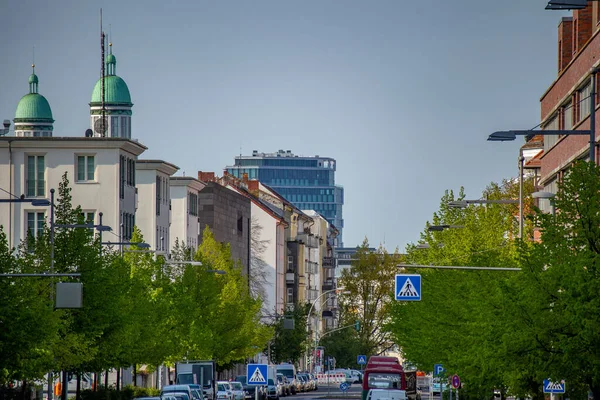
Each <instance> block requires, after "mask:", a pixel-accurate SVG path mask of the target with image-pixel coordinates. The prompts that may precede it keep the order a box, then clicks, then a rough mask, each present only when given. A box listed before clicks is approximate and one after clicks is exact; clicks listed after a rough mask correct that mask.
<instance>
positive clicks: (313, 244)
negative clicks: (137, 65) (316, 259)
mask: <svg viewBox="0 0 600 400" xmlns="http://www.w3.org/2000/svg"><path fill="white" fill-rule="evenodd" d="M297 239H298V241H299V242H301V243H304V245H305V246H307V247H310V248H313V249H318V248H319V239H317V238H316V237H315V236H313V235H310V234H307V233H299V234H298V236H297Z"/></svg>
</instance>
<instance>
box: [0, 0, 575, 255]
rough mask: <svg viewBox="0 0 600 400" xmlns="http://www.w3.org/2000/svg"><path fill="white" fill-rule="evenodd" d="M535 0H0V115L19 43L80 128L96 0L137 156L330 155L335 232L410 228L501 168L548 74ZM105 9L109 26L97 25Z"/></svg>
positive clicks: (59, 118) (392, 243)
mask: <svg viewBox="0 0 600 400" xmlns="http://www.w3.org/2000/svg"><path fill="white" fill-rule="evenodd" d="M546 3H547V1H546V0H526V1H525V0H503V1H490V0H454V1H447V0H427V1H423V0H389V1H384V0H374V1H350V0H343V1H342V0H327V1H323V0H318V1H317V0H303V1H287V0H286V1H281V0H273V1H263V0H253V1H241V0H240V1H210V2H209V1H198V0H189V1H184V0H178V1H165V0H162V1H150V0H144V1H136V2H132V1H109V0H105V1H103V0H100V1H94V2H89V1H81V0H70V1H67V0H61V1H56V2H49V1H30V0H18V1H10V0H0V16H2V21H1V23H0V59H1V60H2V66H1V67H0V120H2V119H11V120H12V119H13V118H14V113H15V110H16V106H17V103H18V101H19V99H20V98H21V96H23V95H24V94H26V93H27V91H28V85H27V78H28V76H29V74H30V73H31V68H30V65H31V62H32V48H33V47H34V46H35V64H36V73H37V75H38V77H39V79H40V83H39V91H40V93H41V94H43V95H44V96H46V98H47V99H48V101H49V102H50V106H51V107H52V111H53V114H54V119H55V120H56V122H55V123H54V136H83V134H84V131H85V130H86V129H87V128H89V106H88V103H89V101H90V97H91V93H92V88H93V86H94V84H95V82H96V80H97V79H98V77H99V75H100V40H99V30H100V28H99V9H100V7H102V8H103V12H104V25H105V31H106V32H107V33H108V32H109V31H110V32H111V34H112V42H113V50H114V54H115V56H116V58H117V75H119V76H121V77H122V78H123V79H124V80H125V81H126V82H127V84H128V86H129V89H130V91H131V97H132V101H133V103H134V104H135V105H134V107H133V118H132V136H133V137H134V138H137V139H138V140H139V141H140V142H142V143H143V144H145V145H146V146H147V147H148V148H149V149H148V151H147V152H146V153H144V154H143V158H158V159H163V160H166V161H169V162H172V163H174V164H176V165H178V166H179V167H180V168H181V170H180V172H179V175H181V174H183V173H184V172H185V175H188V176H196V174H197V171H198V170H202V171H216V172H217V173H218V174H219V175H221V174H222V170H223V168H224V167H225V166H226V165H229V164H232V163H233V158H234V156H235V155H237V154H239V153H240V150H241V152H242V153H243V154H245V155H248V154H250V153H251V152H252V150H259V151H263V152H274V151H277V150H278V149H285V150H288V149H289V150H292V152H294V153H296V154H299V155H306V156H312V155H316V154H318V155H320V156H329V157H334V158H336V159H337V176H336V183H337V184H341V185H343V186H344V189H345V205H344V219H345V228H344V244H345V245H346V246H353V245H356V244H358V243H360V242H361V241H362V240H363V239H364V237H365V236H366V237H368V239H369V241H370V242H371V244H372V245H375V246H376V245H378V244H379V243H381V242H383V241H384V240H385V245H386V247H387V248H388V249H390V250H393V249H394V247H396V246H399V247H400V249H401V250H402V249H403V248H404V246H405V245H406V244H407V243H409V242H414V241H416V240H417V239H418V238H419V233H420V232H421V231H422V230H423V229H424V226H425V223H426V221H427V220H429V219H430V218H431V216H432V213H433V212H434V211H436V210H437V209H438V207H439V201H440V197H441V196H442V195H443V193H444V190H446V189H453V190H458V189H459V188H460V186H464V187H465V188H466V192H467V195H468V197H469V198H478V197H479V196H480V194H481V192H482V190H483V189H484V188H485V187H486V185H487V184H488V183H489V182H491V181H500V180H501V179H502V178H509V177H512V176H516V175H517V157H518V146H519V143H518V142H512V143H492V142H487V141H486V138H487V135H488V134H489V133H491V132H493V131H495V130H506V129H529V128H531V127H533V126H535V125H536V124H537V123H538V122H539V115H540V110H539V98H540V96H541V95H542V93H543V92H544V91H545V90H546V88H547V87H548V86H549V85H550V83H551V82H552V81H553V80H554V79H555V78H556V75H557V44H556V42H557V26H558V23H559V21H560V18H561V16H563V15H569V14H568V13H567V12H557V11H546V10H544V6H545V4H546ZM109 25H110V27H109Z"/></svg>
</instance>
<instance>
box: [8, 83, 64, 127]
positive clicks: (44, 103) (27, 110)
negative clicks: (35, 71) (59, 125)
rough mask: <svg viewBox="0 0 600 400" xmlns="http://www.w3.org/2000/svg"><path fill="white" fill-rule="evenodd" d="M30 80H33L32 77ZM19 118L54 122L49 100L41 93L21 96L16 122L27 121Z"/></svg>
mask: <svg viewBox="0 0 600 400" xmlns="http://www.w3.org/2000/svg"><path fill="white" fill-rule="evenodd" d="M32 76H35V75H32ZM36 79H37V77H36ZM29 80H30V81H31V77H30V78H29ZM17 120H36V121H39V120H47V121H49V122H54V120H53V119H52V110H51V109H50V104H48V100H46V98H45V97H44V96H42V95H41V94H39V93H29V94H26V95H25V96H23V97H22V98H21V100H20V101H19V104H18V105H17V112H16V113H15V122H25V121H17Z"/></svg>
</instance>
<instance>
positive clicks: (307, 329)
mask: <svg viewBox="0 0 600 400" xmlns="http://www.w3.org/2000/svg"><path fill="white" fill-rule="evenodd" d="M343 289H344V287H338V288H336V289H330V290H326V291H324V292H323V293H321V294H320V295H319V296H317V298H316V299H315V300H314V301H313V302H312V304H311V305H310V309H309V310H308V315H307V316H306V334H307V335H308V332H309V330H310V315H311V314H312V310H313V308H314V307H315V304H316V303H317V301H319V299H320V298H321V297H323V296H325V295H326V294H328V293H332V292H336V293H337V292H338V291H342V290H343ZM350 293H351V292H350V291H348V290H345V291H342V292H341V294H350ZM317 330H318V324H317V329H315V332H316V331H317ZM315 353H316V346H315ZM313 370H314V368H313Z"/></svg>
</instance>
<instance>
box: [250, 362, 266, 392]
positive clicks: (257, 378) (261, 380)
mask: <svg viewBox="0 0 600 400" xmlns="http://www.w3.org/2000/svg"><path fill="white" fill-rule="evenodd" d="M267 375H268V368H267V364H248V366H247V368H246V384H248V385H254V386H262V385H266V384H267ZM254 398H255V400H258V388H256V389H255V390H254Z"/></svg>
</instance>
